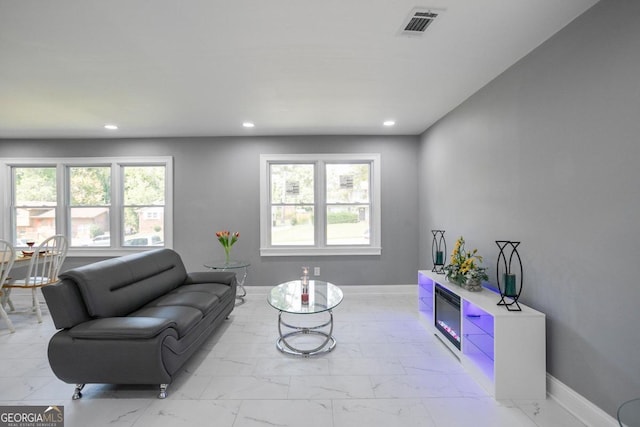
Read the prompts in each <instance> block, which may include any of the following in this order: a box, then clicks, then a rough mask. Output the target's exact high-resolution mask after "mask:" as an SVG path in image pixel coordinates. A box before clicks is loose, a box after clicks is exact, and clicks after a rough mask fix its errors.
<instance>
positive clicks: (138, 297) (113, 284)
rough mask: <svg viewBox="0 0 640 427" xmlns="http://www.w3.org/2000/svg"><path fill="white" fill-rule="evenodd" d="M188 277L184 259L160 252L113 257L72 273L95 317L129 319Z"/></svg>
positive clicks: (64, 276)
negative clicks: (131, 315) (123, 317)
mask: <svg viewBox="0 0 640 427" xmlns="http://www.w3.org/2000/svg"><path fill="white" fill-rule="evenodd" d="M186 277H187V273H186V270H185V268H184V264H183V263H182V260H181V259H180V256H179V255H178V254H177V253H176V252H174V251H173V250H171V249H157V250H153V251H148V252H140V253H135V254H131V255H126V256H123V257H119V258H112V259H108V260H104V261H99V262H96V263H93V264H88V265H85V266H82V267H78V268H76V269H73V270H68V271H66V272H64V273H62V274H60V278H61V279H69V280H73V281H74V282H75V283H76V284H77V285H78V288H79V289H80V293H81V294H82V298H83V299H84V302H85V304H86V306H87V311H88V312H89V314H90V315H91V316H93V317H99V318H100V317H117V316H126V315H127V314H129V313H131V312H132V311H134V310H136V309H138V308H140V307H142V306H144V305H145V304H147V303H149V302H150V301H153V300H154V299H156V298H158V297H159V296H161V295H164V294H166V293H167V292H170V291H171V290H173V289H175V288H176V287H177V286H179V285H181V284H182V283H183V282H184V280H185V278H186Z"/></svg>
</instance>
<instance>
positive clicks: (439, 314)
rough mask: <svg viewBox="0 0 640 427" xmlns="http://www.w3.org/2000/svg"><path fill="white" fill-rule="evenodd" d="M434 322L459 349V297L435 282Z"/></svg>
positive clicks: (460, 333) (460, 332)
mask: <svg viewBox="0 0 640 427" xmlns="http://www.w3.org/2000/svg"><path fill="white" fill-rule="evenodd" d="M434 300H435V304H434V316H433V319H434V324H435V327H436V329H437V330H439V331H440V332H441V333H442V335H443V336H444V337H445V338H446V339H447V340H448V341H449V342H451V344H453V345H454V346H455V347H456V348H457V349H458V350H460V339H461V336H462V331H461V329H460V326H461V320H460V297H459V296H458V295H456V294H454V293H453V292H451V291H450V290H448V289H447V288H445V287H443V286H440V285H439V284H437V283H436V284H435V289H434Z"/></svg>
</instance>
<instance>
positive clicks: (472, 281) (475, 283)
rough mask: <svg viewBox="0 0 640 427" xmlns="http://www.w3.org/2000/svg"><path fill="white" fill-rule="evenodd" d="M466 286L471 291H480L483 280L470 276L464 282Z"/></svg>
mask: <svg viewBox="0 0 640 427" xmlns="http://www.w3.org/2000/svg"><path fill="white" fill-rule="evenodd" d="M464 288H465V289H466V290H468V291H470V292H480V291H481V290H482V281H481V280H480V279H479V278H469V279H467V282H466V283H465V284H464Z"/></svg>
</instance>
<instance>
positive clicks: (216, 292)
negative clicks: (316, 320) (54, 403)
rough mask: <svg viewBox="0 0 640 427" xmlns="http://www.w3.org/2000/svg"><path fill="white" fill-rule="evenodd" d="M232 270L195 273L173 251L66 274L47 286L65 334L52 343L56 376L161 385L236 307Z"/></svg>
mask: <svg viewBox="0 0 640 427" xmlns="http://www.w3.org/2000/svg"><path fill="white" fill-rule="evenodd" d="M236 286H237V283H236V276H235V274H234V273H231V272H222V271H204V272H197V273H187V272H186V270H185V267H184V264H183V262H182V260H181V258H180V256H179V255H178V254H177V253H176V252H175V251H173V250H170V249H157V250H152V251H148V252H142V253H136V254H132V255H126V256H123V257H119V258H113V259H108V260H105V261H99V262H96V263H93V264H89V265H86V266H83V267H79V268H76V269H72V270H68V271H66V272H64V273H62V274H60V281H59V282H58V283H56V284H54V285H50V286H46V287H44V288H42V292H43V294H44V296H45V300H46V302H47V305H48V306H49V311H50V312H51V317H52V318H53V321H54V324H55V326H56V328H57V329H60V330H59V331H58V332H57V333H56V334H55V335H54V336H53V337H52V338H51V340H50V342H49V354H48V355H49V363H50V365H51V369H52V370H53V372H54V373H55V375H56V376H57V377H58V378H59V379H61V380H62V381H64V382H66V383H69V384H76V389H75V393H74V395H73V398H74V399H78V398H80V397H81V396H82V394H81V393H80V391H81V390H82V388H83V387H84V385H85V384H88V383H106V384H160V394H159V396H158V397H159V398H164V397H166V389H167V386H168V385H169V384H170V383H171V382H172V380H173V378H174V375H176V373H178V372H179V370H180V367H181V366H182V365H183V364H184V363H185V362H186V361H187V360H188V359H189V357H191V355H193V353H194V352H195V351H196V350H198V349H199V348H200V346H201V345H202V343H203V342H204V341H205V340H206V339H207V337H208V336H209V335H210V334H211V333H212V332H213V331H214V330H215V329H216V328H217V327H219V326H220V324H221V323H222V322H223V321H224V320H225V319H226V318H227V317H228V316H229V314H230V313H231V311H232V310H233V308H234V306H235V296H236Z"/></svg>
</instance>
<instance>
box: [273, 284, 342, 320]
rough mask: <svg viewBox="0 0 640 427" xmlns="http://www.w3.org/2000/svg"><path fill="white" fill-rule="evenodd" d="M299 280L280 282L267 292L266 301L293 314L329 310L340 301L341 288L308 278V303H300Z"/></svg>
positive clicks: (300, 285) (300, 288)
mask: <svg viewBox="0 0 640 427" xmlns="http://www.w3.org/2000/svg"><path fill="white" fill-rule="evenodd" d="M301 291H302V283H301V282H300V280H293V281H291V282H286V283H282V284H280V285H278V286H275V287H273V288H272V289H271V291H270V292H269V295H268V296H267V301H268V302H269V304H270V305H271V306H272V307H273V308H275V309H277V310H280V311H283V312H285V313H293V314H313V313H322V312H324V311H331V310H332V309H334V308H335V307H337V306H338V304H340V303H341V302H342V297H343V295H342V290H341V289H340V288H339V287H337V286H336V285H334V284H332V283H329V282H322V281H320V280H309V304H308V305H303V304H302V297H301Z"/></svg>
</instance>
